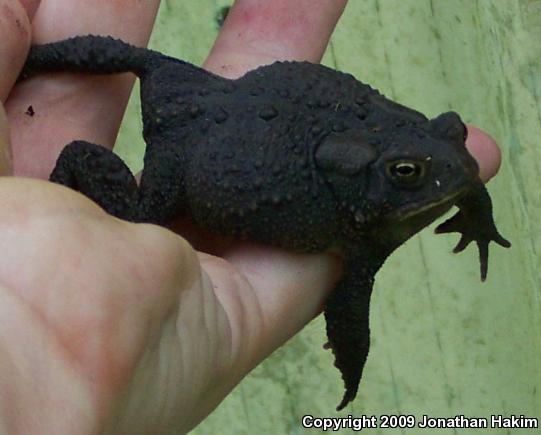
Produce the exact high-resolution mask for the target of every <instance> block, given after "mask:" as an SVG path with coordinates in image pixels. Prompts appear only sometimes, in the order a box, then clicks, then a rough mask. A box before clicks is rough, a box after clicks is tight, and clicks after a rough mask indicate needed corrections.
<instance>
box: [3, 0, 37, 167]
mask: <svg viewBox="0 0 541 435" xmlns="http://www.w3.org/2000/svg"><path fill="white" fill-rule="evenodd" d="M0 11H1V12H0V175H7V174H9V173H11V149H10V144H9V130H8V123H7V118H6V113H5V111H4V107H3V106H2V105H1V102H4V101H5V99H6V98H7V96H8V94H9V92H10V90H11V87H12V86H13V84H14V83H15V80H16V79H17V75H18V74H19V71H20V69H21V67H22V65H23V63H24V59H25V57H26V53H27V51H28V46H29V45H30V21H29V19H28V15H27V12H26V11H25V8H24V7H23V6H22V5H21V3H19V1H18V0H0Z"/></svg>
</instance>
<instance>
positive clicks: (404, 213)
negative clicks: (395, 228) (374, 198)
mask: <svg viewBox="0 0 541 435" xmlns="http://www.w3.org/2000/svg"><path fill="white" fill-rule="evenodd" d="M467 191H468V188H467V187H464V188H462V189H460V190H457V191H455V192H453V193H451V194H449V195H446V196H443V197H442V198H440V199H438V200H436V201H433V202H430V203H428V204H425V205H422V206H421V207H419V206H418V205H413V204H412V205H408V206H405V207H403V208H401V209H400V210H397V211H396V212H394V213H393V214H392V216H391V218H392V219H394V220H395V221H396V222H402V221H405V220H409V219H413V218H414V217H416V216H420V215H425V214H433V215H434V219H435V218H436V217H438V216H439V215H441V214H443V213H445V212H446V211H447V210H448V209H450V208H451V207H452V206H453V205H454V204H455V203H456V202H457V200H458V199H459V198H460V197H461V196H463V195H464V194H465V193H466V192H467Z"/></svg>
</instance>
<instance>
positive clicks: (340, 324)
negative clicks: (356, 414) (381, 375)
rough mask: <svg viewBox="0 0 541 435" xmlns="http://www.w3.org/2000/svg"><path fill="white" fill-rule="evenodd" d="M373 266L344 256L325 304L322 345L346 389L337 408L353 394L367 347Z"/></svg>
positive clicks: (343, 404)
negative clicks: (339, 276) (340, 272)
mask: <svg viewBox="0 0 541 435" xmlns="http://www.w3.org/2000/svg"><path fill="white" fill-rule="evenodd" d="M372 270H373V269H370V271H369V269H366V268H365V265H364V264H363V263H360V262H352V261H350V260H348V259H347V258H346V268H345V273H344V276H343V277H342V279H341V280H340V282H339V283H338V285H337V286H336V289H335V290H334V292H333V293H332V294H331V295H330V296H329V298H328V299H327V302H326V305H325V319H326V321H327V337H328V339H329V342H328V344H327V345H325V347H326V348H331V349H332V351H333V353H334V357H335V363H334V364H335V366H336V367H337V368H338V369H339V370H340V372H341V373H342V379H343V380H344V384H345V388H346V391H345V393H344V397H343V399H342V401H341V402H340V404H339V405H338V407H337V408H336V409H337V411H340V410H341V409H343V408H344V407H345V406H346V405H347V404H348V403H349V402H351V401H352V400H353V399H354V398H355V396H356V395H357V390H358V387H359V382H360V380H361V376H362V373H363V368H364V364H365V362H366V358H367V356H368V350H369V346H370V329H369V309H370V295H371V293H372V287H373V283H374V278H373V277H374V273H375V272H372Z"/></svg>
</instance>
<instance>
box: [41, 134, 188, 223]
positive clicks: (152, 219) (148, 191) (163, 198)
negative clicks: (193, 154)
mask: <svg viewBox="0 0 541 435" xmlns="http://www.w3.org/2000/svg"><path fill="white" fill-rule="evenodd" d="M159 155H160V158H159V159H152V158H151V156H149V154H148V153H147V156H145V169H144V171H143V177H142V179H141V186H140V187H138V186H137V182H136V181H135V178H134V176H133V174H132V173H131V171H130V169H129V168H128V167H127V166H126V164H125V163H124V162H123V161H122V159H121V158H120V157H118V156H117V155H116V154H115V153H113V152H112V151H111V150H109V149H107V148H104V147H102V146H100V145H95V144H92V143H89V142H85V141H75V142H72V143H70V144H69V145H67V146H66V147H65V148H64V149H63V150H62V152H61V153H60V156H59V157H58V160H57V162H56V166H55V168H54V170H53V172H52V173H51V176H50V177H49V179H50V181H53V182H55V183H58V184H62V185H64V186H67V187H70V188H72V189H74V190H77V191H79V192H81V193H82V194H83V195H86V196H88V197H89V198H90V199H92V200H93V201H94V202H96V203H97V204H98V205H100V206H101V207H102V208H103V209H105V211H107V212H108V213H109V214H112V215H113V216H116V217H118V218H120V219H124V220H128V221H132V222H147V223H155V224H164V223H167V222H168V221H169V220H171V219H172V218H173V217H175V216H177V215H178V214H179V212H180V207H178V204H179V203H181V202H182V196H181V194H180V192H181V183H180V181H181V177H180V176H179V172H180V170H181V168H180V165H179V162H178V160H177V159H174V158H170V156H168V154H167V152H164V151H163V149H162V150H161V153H160V154H159Z"/></svg>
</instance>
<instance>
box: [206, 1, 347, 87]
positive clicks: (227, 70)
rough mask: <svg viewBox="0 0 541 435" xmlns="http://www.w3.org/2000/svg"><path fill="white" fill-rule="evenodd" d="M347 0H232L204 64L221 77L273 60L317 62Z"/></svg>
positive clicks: (234, 74) (235, 74) (239, 72)
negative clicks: (233, 2)
mask: <svg viewBox="0 0 541 435" xmlns="http://www.w3.org/2000/svg"><path fill="white" fill-rule="evenodd" d="M346 3H347V0H296V1H295V2H291V1H288V0H274V1H272V2H269V1H265V0H237V1H236V2H235V4H234V5H233V7H232V8H231V11H230V12H229V14H228V16H227V19H226V21H225V23H224V26H223V28H222V31H221V32H220V35H219V36H218V39H217V40H216V42H215V44H214V47H213V48H212V50H211V52H210V55H209V57H208V59H207V61H206V62H205V67H206V68H207V69H209V70H210V71H213V72H215V73H216V74H220V75H223V76H225V77H230V78H234V77H238V76H239V75H242V74H243V73H245V72H246V71H249V70H251V69H254V68H256V67H258V66H260V65H264V64H268V63H271V62H274V61H276V60H307V61H310V62H319V61H320V60H321V57H322V56H323V53H324V51H325V48H326V47H327V44H328V42H329V39H330V37H331V34H332V32H333V30H334V27H335V26H336V23H337V22H338V19H339V18H340V16H341V15H342V12H343V11H344V8H345V6H346Z"/></svg>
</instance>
